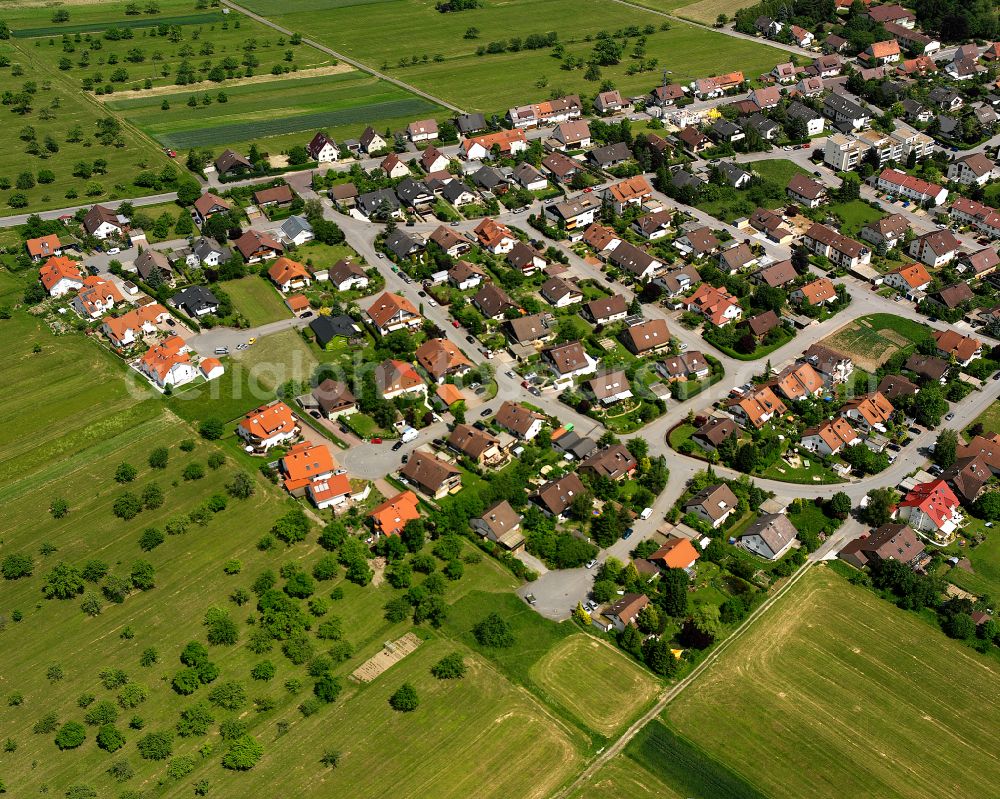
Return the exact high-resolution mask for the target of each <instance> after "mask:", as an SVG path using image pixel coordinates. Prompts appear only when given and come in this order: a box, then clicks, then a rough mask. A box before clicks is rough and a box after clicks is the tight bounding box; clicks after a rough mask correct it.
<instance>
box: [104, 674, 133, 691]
mask: <svg viewBox="0 0 1000 799" xmlns="http://www.w3.org/2000/svg"><path fill="white" fill-rule="evenodd" d="M97 676H98V677H100V678H101V685H103V686H104V687H105V688H106V689H107V690H109V691H113V690H115V688H121V687H122V686H123V685H127V684H128V674H126V673H125V672H124V671H122V670H121V669H102V670H101V673H100V674H98V675H97Z"/></svg>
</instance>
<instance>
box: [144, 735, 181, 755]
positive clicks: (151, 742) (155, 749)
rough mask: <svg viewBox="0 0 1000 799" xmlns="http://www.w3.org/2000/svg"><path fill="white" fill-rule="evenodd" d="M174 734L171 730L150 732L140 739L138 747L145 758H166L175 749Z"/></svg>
mask: <svg viewBox="0 0 1000 799" xmlns="http://www.w3.org/2000/svg"><path fill="white" fill-rule="evenodd" d="M173 746H174V736H173V735H171V734H170V733H169V732H148V733H146V734H145V735H143V736H142V738H140V739H139V742H138V744H137V748H138V749H139V756H140V757H141V758H142V759H143V760H166V759H167V758H168V757H170V753H171V752H172V751H173Z"/></svg>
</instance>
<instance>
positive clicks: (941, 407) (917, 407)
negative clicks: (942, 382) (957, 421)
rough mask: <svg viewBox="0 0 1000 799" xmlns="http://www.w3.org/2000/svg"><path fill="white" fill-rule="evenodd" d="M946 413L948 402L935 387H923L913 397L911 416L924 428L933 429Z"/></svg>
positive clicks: (938, 387)
mask: <svg viewBox="0 0 1000 799" xmlns="http://www.w3.org/2000/svg"><path fill="white" fill-rule="evenodd" d="M947 411H948V401H947V400H946V399H945V398H944V396H943V395H942V394H941V388H940V386H937V385H930V386H924V387H923V388H922V389H920V391H918V392H917V393H916V394H914V395H913V415H914V417H915V418H916V420H917V421H918V422H919V423H920V424H922V425H923V426H924V427H930V428H934V427H937V426H938V425H939V424H940V423H941V417H942V416H944V414H945V413H947Z"/></svg>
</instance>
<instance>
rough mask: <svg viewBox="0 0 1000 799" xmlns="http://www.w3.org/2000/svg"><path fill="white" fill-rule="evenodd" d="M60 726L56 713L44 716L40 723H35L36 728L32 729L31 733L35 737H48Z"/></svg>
mask: <svg viewBox="0 0 1000 799" xmlns="http://www.w3.org/2000/svg"><path fill="white" fill-rule="evenodd" d="M58 726H59V717H58V716H56V714H55V713H53V712H50V713H46V714H45V715H44V716H42V717H41V718H40V719H39V720H38V721H36V722H35V726H34V727H32V728H31V731H32V732H33V733H35V735H48V734H49V733H51V732H55V731H56V727H58Z"/></svg>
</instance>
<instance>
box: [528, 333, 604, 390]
mask: <svg viewBox="0 0 1000 799" xmlns="http://www.w3.org/2000/svg"><path fill="white" fill-rule="evenodd" d="M542 360H543V361H545V362H546V363H547V364H548V365H549V367H550V368H551V369H552V371H553V372H554V373H555V375H556V377H557V378H560V379H563V380H570V381H571V380H573V379H575V378H577V377H583V376H584V375H590V374H594V373H595V372H596V371H597V361H596V360H595V359H594V358H592V357H590V355H588V354H587V351H586V350H585V349H584V348H583V345H582V344H581V343H580V342H579V341H570V342H568V343H566V344H558V345H556V346H554V347H548V348H547V349H544V350H542Z"/></svg>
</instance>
